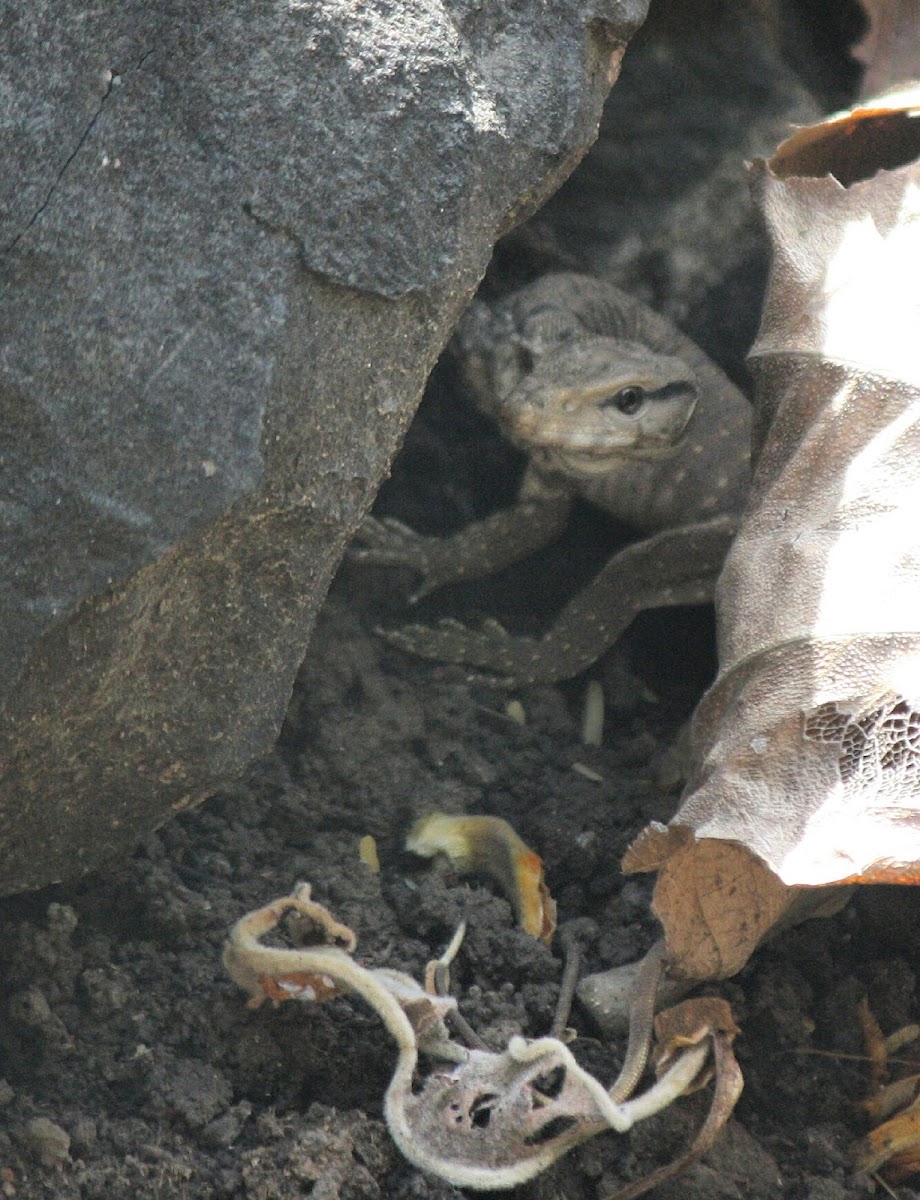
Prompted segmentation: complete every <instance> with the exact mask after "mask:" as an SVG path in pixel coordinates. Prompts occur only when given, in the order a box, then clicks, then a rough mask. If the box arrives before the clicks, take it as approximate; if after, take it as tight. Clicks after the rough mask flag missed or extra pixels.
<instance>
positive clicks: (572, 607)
mask: <svg viewBox="0 0 920 1200" xmlns="http://www.w3.org/2000/svg"><path fill="white" fill-rule="evenodd" d="M456 345H457V348H458V352H459V355H460V358H461V362H462V365H463V370H464V373H465V376H466V378H467V380H468V381H469V383H470V385H471V386H472V390H473V392H474V395H475V398H476V403H477V405H478V406H479V407H480V408H481V409H482V410H483V411H484V412H485V413H487V414H489V415H490V416H492V417H493V418H494V419H495V420H496V421H497V423H498V425H499V427H500V429H501V430H502V432H503V433H504V434H505V435H506V436H507V437H508V438H509V439H510V440H511V441H512V442H513V443H514V444H515V445H517V446H519V447H521V448H522V449H523V450H524V451H525V452H526V453H527V454H528V456H529V464H528V466H527V469H526V472H525V475H524V478H523V481H522V483H521V487H520V492H519V495H518V498H517V500H516V502H515V503H514V504H513V505H511V506H510V507H509V508H506V509H502V510H500V511H498V512H496V513H494V514H492V515H491V516H488V517H486V518H485V519H484V520H480V521H475V522H473V523H472V524H470V525H468V526H466V528H464V529H462V530H460V531H459V532H458V533H455V534H453V535H452V536H449V537H445V538H439V537H426V536H421V535H419V534H417V533H415V532H414V531H413V530H411V529H409V528H408V527H407V526H405V525H403V524H402V523H401V522H399V521H396V520H393V519H388V518H382V519H378V518H373V517H371V518H368V519H367V520H366V522H365V523H364V524H363V525H362V527H361V529H360V530H359V533H358V546H357V548H356V549H354V550H353V551H352V557H353V558H355V559H357V560H359V561H364V562H370V563H374V564H378V565H390V566H406V567H411V568H413V569H414V570H415V571H416V572H418V574H419V576H420V584H419V587H418V589H417V590H416V592H415V593H414V596H413V600H417V599H419V598H420V597H421V596H423V595H425V594H427V593H428V592H430V591H432V590H433V589H434V588H437V587H441V586H442V585H444V584H447V583H455V582H458V581H460V580H463V579H471V578H479V577H482V576H484V575H488V574H491V573H492V572H494V571H498V570H500V569H501V568H503V567H506V566H508V565H510V564H511V563H514V562H518V561H520V560H521V559H523V558H525V557H526V556H527V555H529V554H532V553H533V552H534V551H536V550H538V549H540V548H541V547H543V546H545V545H548V544H549V543H550V542H552V541H553V540H554V539H555V538H556V537H557V536H558V535H559V534H560V533H561V531H562V529H563V527H564V526H565V523H566V521H567V518H568V516H569V513H570V510H571V507H572V503H573V500H574V499H575V497H576V496H580V497H582V498H584V499H585V500H587V501H589V502H591V503H593V504H595V505H598V506H599V507H600V508H602V509H604V510H605V511H607V512H608V513H611V514H612V515H613V516H615V517H616V518H617V519H618V520H620V521H624V522H626V523H628V524H630V525H632V526H633V527H635V529H636V531H637V533H638V534H639V535H640V538H639V540H638V541H636V542H634V543H632V544H630V545H628V546H627V547H626V548H625V549H622V550H620V551H618V552H617V553H615V554H614V555H613V556H612V557H611V558H610V559H609V560H608V562H607V563H606V565H605V566H604V567H603V568H602V569H601V570H600V572H599V573H598V574H597V575H596V576H595V578H594V579H593V580H592V581H591V582H590V583H588V584H587V586H586V587H585V588H583V589H582V591H581V592H579V593H578V594H577V595H576V596H574V597H573V598H572V599H571V600H570V601H569V602H568V603H567V604H566V605H565V606H564V608H563V609H562V611H561V612H560V613H559V615H558V616H557V617H556V619H555V621H554V622H553V624H552V626H551V627H550V628H549V629H548V630H547V631H546V632H545V633H544V634H543V636H542V637H540V638H527V637H517V636H513V635H510V634H508V633H506V632H505V630H504V629H503V628H502V627H501V626H499V625H498V624H497V622H495V621H487V622H486V623H485V624H484V627H483V628H482V629H481V630H472V629H469V628H467V627H465V626H464V625H462V624H460V623H459V622H457V621H453V620H442V621H441V622H439V623H438V624H437V625H436V626H425V625H405V626H402V627H400V628H397V629H387V630H382V631H381V632H382V634H383V636H384V637H385V638H386V639H387V640H388V641H389V642H391V643H393V644H394V645H396V646H399V647H401V648H403V649H405V650H409V651H411V652H412V653H415V654H418V655H421V656H423V657H425V658H433V659H438V660H441V661H448V662H460V663H467V664H470V665H472V666H476V667H479V668H483V669H484V670H485V671H486V672H488V673H489V674H490V675H493V676H499V677H506V678H508V679H509V680H512V681H514V682H515V683H536V682H544V683H545V682H553V681H556V680H560V679H566V678H569V677H571V676H572V675H576V674H578V673H579V672H580V671H582V670H584V669H585V668H586V667H587V666H589V665H590V664H591V663H592V662H593V661H594V660H595V659H596V658H598V657H599V656H600V655H601V654H602V653H603V652H604V651H605V650H606V649H608V648H609V647H610V646H612V645H613V644H614V642H615V641H616V640H617V639H618V638H619V637H620V635H621V634H622V633H623V632H624V630H625V629H626V627H627V626H628V625H629V624H630V622H631V621H632V619H633V618H634V617H635V616H636V614H637V613H639V612H641V611H642V610H644V609H648V608H659V607H666V606H669V605H674V604H698V603H705V602H709V601H711V600H712V596H713V588H714V584H715V580H716V578H717V576H718V573H719V571H720V569H721V566H722V562H723V560H724V558H725V555H726V553H727V551H728V548H729V546H730V544H731V540H732V538H733V536H734V533H735V530H736V528H737V524H738V518H739V515H740V511H741V508H742V505H743V503H744V498H745V496H746V494H747V490H748V485H749V479H750V430H751V410H750V406H749V405H748V402H747V401H746V399H745V397H744V396H743V395H742V393H741V392H740V391H739V390H738V389H737V388H736V387H735V385H734V384H733V383H731V382H730V380H729V379H728V378H727V377H726V376H725V374H724V373H723V372H722V371H721V370H720V369H719V368H718V367H717V366H716V365H715V364H714V363H713V362H711V361H710V359H709V358H708V357H707V356H706V355H705V354H704V353H703V352H702V350H700V349H699V347H698V346H696V345H695V344H694V343H693V342H691V341H690V340H689V339H688V338H686V337H685V336H684V335H683V334H682V333H681V332H680V331H679V330H678V329H677V328H676V327H675V326H674V325H672V324H671V323H670V322H669V321H667V320H666V319H665V318H664V317H662V316H659V315H658V314H657V313H655V312H654V311H653V310H651V309H650V308H648V307H647V306H646V305H644V304H643V303H641V302H640V301H639V300H637V299H635V298H634V297H632V296H629V295H627V294H626V293H625V292H622V291H620V290H619V289H618V288H615V287H613V286H612V285H610V284H607V283H605V282H603V281H601V280H599V279H596V278H594V277H591V276H587V275H579V274H575V273H571V272H566V273H560V274H552V275H545V276H543V277H541V278H540V279H538V280H537V281H535V282H534V283H531V284H528V285H526V286H525V287H522V288H520V289H519V290H517V291H515V292H514V293H512V294H511V295H509V296H507V297H505V298H504V299H501V300H498V301H496V302H494V303H491V304H487V303H484V302H482V301H476V302H474V304H473V305H472V307H471V308H470V309H469V310H468V312H467V314H466V315H465V317H464V318H463V320H462V322H461V325H460V327H459V330H458V333H457V337H456Z"/></svg>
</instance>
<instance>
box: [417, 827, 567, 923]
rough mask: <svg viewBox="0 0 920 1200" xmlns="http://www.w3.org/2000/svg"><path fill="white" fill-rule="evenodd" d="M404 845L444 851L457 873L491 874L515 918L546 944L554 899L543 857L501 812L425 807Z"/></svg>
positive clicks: (422, 851)
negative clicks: (456, 813)
mask: <svg viewBox="0 0 920 1200" xmlns="http://www.w3.org/2000/svg"><path fill="white" fill-rule="evenodd" d="M406 849H407V850H409V851H410V852H411V853H412V854H419V855H421V856H422V857H423V858H433V857H434V856H435V855H436V854H443V855H444V856H445V858H447V859H448V861H449V862H450V863H451V865H452V866H453V867H454V868H455V869H456V870H457V871H459V872H460V873H461V874H465V875H468V874H477V873H481V874H483V875H489V876H490V877H491V878H492V879H494V880H495V881H496V883H498V885H499V886H500V887H501V888H502V890H503V891H504V893H505V895H506V896H507V897H508V899H509V900H510V901H511V903H512V904H513V905H514V911H515V915H516V916H517V919H518V924H519V925H520V926H521V928H522V929H523V930H525V932H527V933H529V934H531V935H532V936H533V937H535V938H539V939H540V941H541V942H545V943H546V945H547V946H548V945H549V944H550V942H551V941H552V940H553V934H554V933H555V932H556V902H555V900H553V898H552V896H551V895H550V894H549V889H548V888H547V886H546V883H545V882H544V879H543V860H542V859H541V858H540V856H539V855H538V854H536V853H535V852H534V851H533V850H531V849H530V847H529V846H527V845H526V844H525V843H524V842H522V841H521V839H520V838H519V837H518V835H517V834H516V833H515V831H514V830H513V829H512V828H511V826H510V825H509V824H508V822H507V821H503V820H502V819H501V817H453V816H450V815H449V814H448V813H438V812H435V813H429V814H428V816H426V817H422V818H421V820H419V821H416V823H415V824H414V825H413V826H412V828H411V829H410V831H409V836H408V837H407V838H406Z"/></svg>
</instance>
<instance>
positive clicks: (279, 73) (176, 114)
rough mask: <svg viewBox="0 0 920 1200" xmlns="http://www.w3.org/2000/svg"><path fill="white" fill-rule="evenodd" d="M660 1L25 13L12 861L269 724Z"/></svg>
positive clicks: (8, 396) (9, 162)
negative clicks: (464, 341) (345, 558)
mask: <svg viewBox="0 0 920 1200" xmlns="http://www.w3.org/2000/svg"><path fill="white" fill-rule="evenodd" d="M646 5H647V0H620V2H617V3H614V2H613V0H607V2H605V0H566V2H565V3H559V4H554V5H552V6H546V5H544V4H543V3H542V2H541V0H528V2H527V3H525V4H523V5H521V4H511V3H501V4H494V5H489V6H488V8H487V9H480V8H477V7H476V6H474V5H470V4H467V3H464V2H463V0H455V2H450V0H426V2H424V3H421V4H412V5H410V4H408V3H397V2H387V0H375V2H373V3H370V4H362V5H359V4H357V3H351V2H348V0H328V2H325V3H320V4H303V3H298V2H295V0H290V2H289V3H284V4H282V3H280V2H278V3H274V4H260V5H258V6H250V5H244V4H242V3H239V2H238V0H237V2H234V3H226V4H221V5H218V4H216V3H213V2H212V3H206V4H194V5H193V4H190V3H182V2H181V0H180V2H179V3H176V4H166V3H163V2H160V3H153V4H150V3H141V2H139V0H134V2H130V3H122V4H116V3H114V2H113V0H106V2H103V3H99V4H90V3H88V0H84V2H82V3H78V4H75V5H71V6H70V7H69V8H68V13H67V17H66V19H61V16H60V13H59V12H57V11H56V8H55V6H52V5H51V4H48V3H35V4H32V5H28V6H26V5H21V6H18V8H14V9H13V10H12V11H10V10H8V11H7V14H6V15H5V17H4V22H3V24H2V25H0V38H2V44H0V142H2V144H3V146H4V151H5V154H4V159H5V163H4V165H5V167H6V169H5V170H4V171H3V172H2V175H0V284H2V288H3V294H4V298H5V303H4V305H3V308H2V312H0V346H2V351H0V408H2V413H0V482H2V488H3V493H2V501H0V521H2V528H3V538H2V542H0V608H2V614H3V617H2V622H0V655H2V659H0V661H2V668H3V669H2V671H0V703H2V713H0V763H2V779H3V787H2V799H0V864H2V865H0V892H2V893H7V892H11V891H15V890H17V889H20V888H25V887H36V886H40V885H42V884H45V883H47V882H49V881H52V880H56V879H60V878H62V877H65V876H68V875H72V874H75V873H78V872H80V871H82V870H85V869H88V868H90V867H92V866H95V865H98V864H100V863H102V862H104V861H105V860H106V859H107V858H108V857H110V856H112V855H114V854H117V853H118V852H121V851H124V850H126V849H127V848H129V847H130V846H131V845H132V844H133V843H134V842H135V841H136V840H137V838H138V837H139V836H140V835H141V834H142V833H144V832H145V831H147V830H149V829H151V828H153V827H155V826H156V825H158V824H160V823H162V822H163V821H164V820H165V819H166V818H167V817H168V816H169V815H170V814H171V813H172V812H173V811H176V810H179V809H182V808H184V807H186V806H188V805H189V804H192V803H194V802H196V801H198V800H200V799H201V798H203V797H204V796H206V795H208V794H209V793H210V792H211V791H213V790H214V788H215V787H217V786H218V785H219V784H220V783H221V781H223V780H226V779H228V778H231V777H233V776H234V775H236V774H237V773H238V772H239V770H240V769H241V768H242V767H243V766H244V765H245V763H246V762H247V761H249V760H250V759H251V758H252V757H253V756H254V755H255V754H257V753H258V752H259V751H261V750H262V749H264V748H265V747H266V746H267V745H268V744H269V743H270V742H271V740H272V739H273V737H274V736H275V734H276V732H277V729H278V726H279V723H280V720H281V717H282V715H283V710H284V707H285V704H286V702H287V699H288V697H289V694H290V688H291V683H292V680H293V677H294V674H295V671H296V669H297V665H298V663H299V661H300V659H301V658H302V656H303V652H304V649H305V646H306V642H307V639H308V637H309V633H310V629H311V626H312V622H313V618H314V616H315V613H316V610H317V608H318V606H319V604H320V602H321V600H322V598H323V596H324V594H325V591H326V587H327V584H328V581H329V579H330V577H331V573H332V571H333V569H334V567H335V565H336V563H337V561H338V559H339V557H340V554H341V550H342V547H343V546H344V544H345V542H346V540H347V538H348V536H349V534H350V533H351V531H352V530H353V529H354V527H355V525H356V524H357V522H358V520H359V519H360V516H361V515H362V513H363V511H364V510H365V509H366V507H367V505H368V503H369V502H370V500H371V498H372V497H373V495H374V492H375V491H376V488H377V486H378V484H379V482H380V479H381V477H382V476H383V474H384V472H385V471H386V468H387V465H388V463H389V461H390V459H391V457H392V454H393V451H394V449H395V447H396V445H397V443H398V441H399V439H400V437H401V435H402V433H403V432H404V430H405V427H406V425H407V423H408V420H409V418H410V417H411V415H412V412H413V409H414V407H415V404H416V402H417V400H418V397H419V394H420V392H421V389H422V385H423V384H424V381H425V378H426V376H427V374H428V372H429V370H430V368H431V366H432V365H433V363H434V361H435V359H436V357H437V355H438V353H439V351H440V349H441V347H442V346H443V344H444V342H445V341H446V339H447V338H448V336H449V334H450V332H451V328H452V326H453V324H454V322H455V320H456V317H457V316H458V314H459V312H460V311H461V310H462V308H463V306H464V305H465V303H466V302H467V300H468V299H469V297H470V295H471V293H472V291H473V289H474V288H475V286H476V283H477V282H478V280H479V278H480V277H481V275H482V273H483V271H484V269H485V266H486V263H487V260H488V256H489V253H490V250H491V246H492V243H493V242H494V240H495V238H496V236H498V234H499V233H501V232H503V231H504V230H506V229H507V228H509V227H510V225H511V224H512V223H513V222H514V221H515V220H516V219H518V218H519V217H521V216H523V215H526V213H528V212H530V211H532V210H533V209H534V208H535V207H536V205H537V204H539V203H540V202H541V201H542V200H543V199H545V197H546V196H547V195H548V194H549V193H550V192H551V191H552V190H553V188H554V187H556V186H558V184H559V182H560V181H561V180H562V179H563V178H564V177H565V175H566V174H567V173H568V172H569V171H570V170H571V168H572V166H573V165H574V164H575V162H577V160H578V158H579V157H580V156H581V154H582V153H583V152H584V150H585V148H586V146H587V145H588V143H589V142H590V140H591V138H592V136H593V134H594V130H595V127H596V123H597V120H598V117H599V113H600V106H601V103H602V101H603V98H604V95H605V93H606V89H607V86H608V82H609V80H610V78H612V77H614V76H615V74H616V70H617V69H618V65H619V60H620V56H621V54H622V50H623V47H624V45H625V41H626V40H627V39H628V37H629V36H630V34H631V33H632V32H633V31H634V29H635V28H636V27H637V25H638V24H639V23H640V22H641V20H642V18H643V16H644V13H645V8H646Z"/></svg>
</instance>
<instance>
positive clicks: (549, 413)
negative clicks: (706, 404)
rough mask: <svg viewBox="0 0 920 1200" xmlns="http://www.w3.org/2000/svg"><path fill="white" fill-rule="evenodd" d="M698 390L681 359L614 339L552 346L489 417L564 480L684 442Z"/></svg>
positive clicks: (534, 363) (690, 372) (658, 452)
mask: <svg viewBox="0 0 920 1200" xmlns="http://www.w3.org/2000/svg"><path fill="white" fill-rule="evenodd" d="M699 390H700V389H699V384H698V382H697V380H696V379H695V377H694V374H693V372H692V370H691V369H690V368H689V367H688V365H687V364H686V363H685V362H683V361H682V360H681V359H679V358H672V357H669V356H667V355H663V354H658V353H656V352H655V351H652V350H650V349H648V348H647V347H644V346H640V345H638V344H637V343H630V342H623V341H619V340H616V339H613V338H602V337H593V338H578V339H573V340H571V341H569V342H563V343H562V344H559V345H557V346H555V347H554V348H553V349H552V351H551V352H549V353H547V354H545V355H544V356H542V357H541V358H538V359H536V360H535V361H534V362H533V364H532V367H531V369H530V370H529V371H527V372H525V373H522V375H521V377H520V378H519V379H518V381H517V383H516V385H515V386H514V387H513V388H512V389H511V390H510V391H509V392H508V393H507V394H506V395H505V396H503V397H502V398H501V401H500V403H499V405H498V408H497V411H494V410H493V415H494V416H495V417H496V419H497V420H498V423H499V425H500V426H501V428H502V430H503V432H504V433H505V434H506V435H507V436H508V437H509V438H511V440H512V441H514V442H515V443H517V445H519V446H521V447H522V448H523V449H525V450H527V451H528V452H529V453H531V454H532V455H533V454H539V455H540V456H542V457H543V458H544V459H545V461H546V463H547V465H548V466H550V467H552V468H554V469H556V470H560V471H563V472H564V473H566V474H580V475H584V474H591V475H594V474H602V473H604V472H605V471H608V470H610V468H611V465H612V460H614V459H616V458H618V457H623V456H624V455H629V456H636V457H650V456H652V455H657V454H660V453H663V452H666V451H667V450H669V449H670V448H672V447H673V446H675V445H676V444H677V443H678V442H679V441H680V439H681V438H682V436H683V434H684V431H685V430H686V428H687V425H688V423H689V421H690V418H691V417H692V415H693V411H694V409H695V408H696V403H697V398H698V396H699Z"/></svg>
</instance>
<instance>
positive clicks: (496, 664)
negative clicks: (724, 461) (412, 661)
mask: <svg viewBox="0 0 920 1200" xmlns="http://www.w3.org/2000/svg"><path fill="white" fill-rule="evenodd" d="M736 526H737V520H736V518H734V517H724V516H723V517H716V518H713V519H712V520H710V521H700V522H696V523H694V524H691V525H681V526H678V527H676V528H673V529H665V530H663V531H662V532H661V533H656V534H654V535H653V536H652V537H648V538H644V539H643V540H642V541H640V542H635V543H634V544H633V545H631V546H627V547H626V548H625V549H623V550H621V551H619V553H617V554H615V555H614V556H613V557H612V558H611V559H610V560H609V562H608V563H607V564H606V565H605V566H604V568H603V569H602V570H601V571H600V572H599V573H598V575H596V576H595V578H594V579H593V580H592V582H591V583H590V584H588V586H587V587H586V588H584V589H583V590H582V591H581V592H579V593H578V595H576V596H574V597H573V598H572V599H571V600H570V601H569V603H568V604H567V605H566V606H565V607H564V608H563V610H562V612H561V613H560V614H559V615H558V617H557V618H556V620H555V621H554V623H553V625H552V626H551V628H550V629H549V630H548V631H547V632H546V633H545V634H544V635H543V637H541V638H539V639H534V638H525V637H514V636H512V635H510V634H508V633H506V632H505V631H504V630H503V629H502V628H501V626H500V625H498V624H497V622H495V621H490V622H488V623H487V624H486V626H485V628H484V629H483V630H481V631H475V630H471V629H467V628H466V627H465V626H464V625H461V624H460V623H459V622H457V621H447V620H446V621H442V622H440V623H439V624H438V625H437V626H434V627H428V626H424V625H407V626H403V627H402V628H400V629H389V630H383V631H381V632H382V635H383V637H385V638H386V640H387V641H389V642H390V643H392V644H393V645H395V646H399V647H400V648H401V649H403V650H408V651H410V652H411V653H413V654H418V655H421V657H423V658H432V659H438V660H441V661H445V662H456V663H466V664H468V665H469V666H475V667H480V668H483V669H484V670H486V671H487V672H488V673H489V674H490V675H493V676H498V677H501V678H503V679H506V680H507V681H509V682H511V683H516V684H529V683H554V682H557V681H558V680H561V679H569V678H571V676H573V675H577V674H578V673H579V672H580V671H583V670H585V669H586V668H587V667H589V666H590V665H591V663H593V662H594V661H595V660H596V659H598V658H599V657H600V656H601V654H603V653H604V651H605V650H608V649H609V648H610V647H611V646H612V645H613V644H614V643H615V642H616V641H617V639H618V638H619V637H620V636H621V635H622V634H623V633H624V632H625V630H626V628H627V627H628V626H629V624H630V622H631V621H632V620H633V618H634V617H635V616H636V615H637V614H638V613H640V612H642V611H644V610H645V609H647V608H665V607H669V606H670V605H675V604H703V603H707V602H708V601H711V600H712V597H713V589H714V587H715V581H716V579H717V577H718V575H719V572H720V570H721V569H722V563H723V561H724V559H725V556H726V554H727V553H728V548H729V546H730V545H731V542H732V538H733V537H734V534H735V529H736Z"/></svg>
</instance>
